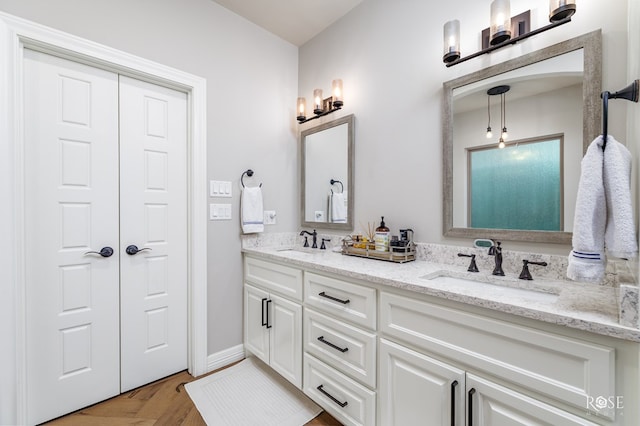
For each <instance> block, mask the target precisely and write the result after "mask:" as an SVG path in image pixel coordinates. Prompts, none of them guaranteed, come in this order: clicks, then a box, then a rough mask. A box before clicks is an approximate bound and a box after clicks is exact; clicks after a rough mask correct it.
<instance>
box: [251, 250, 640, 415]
mask: <svg viewBox="0 0 640 426" xmlns="http://www.w3.org/2000/svg"><path fill="white" fill-rule="evenodd" d="M243 251H244V268H245V272H244V305H245V306H244V331H245V338H244V340H245V342H244V343H245V349H246V351H247V352H248V355H250V354H253V355H255V356H257V357H258V358H260V359H261V360H263V361H264V362H265V363H267V364H269V365H270V366H271V367H272V368H273V369H274V370H275V371H277V372H279V373H280V374H281V375H282V376H284V377H285V378H287V379H288V380H289V381H290V382H292V383H293V384H294V385H296V386H297V387H298V388H300V389H302V390H303V392H304V393H305V394H307V395H308V396H309V397H311V398H312V399H313V400H314V401H316V402H317V403H318V404H319V405H321V406H322V407H323V408H324V409H325V410H326V411H327V412H329V413H330V414H331V415H333V416H334V417H335V418H336V419H338V420H339V421H340V422H342V423H343V424H345V425H380V426H390V425H402V426H406V425H417V424H421V425H424V424H426V425H491V426H498V425H507V424H508V425H514V424H522V425H533V424H544V425H554V426H560V425H591V424H598V425H637V424H640V414H639V412H640V411H639V407H638V405H640V404H638V401H639V398H640V396H639V395H640V393H639V383H638V378H639V376H640V373H639V370H638V369H639V365H640V363H639V360H640V344H639V342H640V330H639V329H637V328H633V327H625V326H621V325H619V323H618V318H617V316H616V314H615V313H614V310H612V311H611V313H607V311H606V310H604V311H603V310H598V309H589V308H586V309H585V310H581V309H579V308H578V307H576V305H575V304H574V305H572V304H571V303H566V300H565V299H566V297H565V296H563V295H562V294H560V293H558V292H553V291H552V290H550V289H548V288H545V285H547V283H546V281H545V280H543V279H536V280H534V281H532V282H526V283H525V282H522V284H523V286H518V282H517V276H516V278H515V280H511V281H510V280H507V279H503V281H502V282H500V281H498V279H499V278H497V279H493V278H496V277H493V278H492V276H491V275H490V272H484V273H483V272H481V273H479V274H475V275H474V274H467V273H466V268H465V267H461V266H457V265H451V264H449V265H443V264H438V263H432V262H430V261H426V260H417V261H415V262H410V263H406V264H395V263H390V262H382V261H377V260H371V259H361V258H354V257H349V256H343V255H341V254H340V253H335V252H332V251H331V250H318V249H316V250H311V249H302V248H296V247H292V246H288V247H282V246H272V247H264V246H263V247H260V246H256V247H246V246H245V248H244V249H243ZM466 276H474V277H475V276H477V277H479V278H478V279H477V280H476V281H471V280H467V279H462V278H460V277H466ZM442 277H445V279H441V278H442ZM455 277H458V278H455ZM474 279H475V278H474ZM483 279H484V280H485V281H488V282H482V281H483ZM492 281H493V282H492ZM556 284H557V283H556ZM549 287H550V288H551V287H552V285H551V284H549ZM585 291H587V290H585Z"/></svg>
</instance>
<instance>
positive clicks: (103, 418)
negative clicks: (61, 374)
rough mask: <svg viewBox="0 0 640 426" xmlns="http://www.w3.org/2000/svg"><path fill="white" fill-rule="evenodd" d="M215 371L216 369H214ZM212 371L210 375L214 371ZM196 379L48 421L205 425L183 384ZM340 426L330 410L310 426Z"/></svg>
mask: <svg viewBox="0 0 640 426" xmlns="http://www.w3.org/2000/svg"><path fill="white" fill-rule="evenodd" d="M212 373H213V372H212ZM212 373H210V374H212ZM193 380H195V378H194V377H192V376H191V375H190V374H189V373H187V372H186V371H183V372H181V373H178V374H175V375H173V376H169V377H167V378H165V379H162V380H158V381H157V382H153V383H150V384H148V385H146V386H143V387H141V388H138V389H134V390H132V391H129V392H126V393H123V394H122V395H119V396H116V397H114V398H111V399H109V400H106V401H103V402H101V403H99V404H95V405H92V406H90V407H87V408H83V409H82V410H79V411H76V412H75V413H72V414H69V415H67V416H64V417H60V418H58V419H55V420H53V421H51V422H48V423H46V425H49V426H86V425H91V426H116V425H117V426H121V425H122V426H126V425H136V426H148V425H158V426H159V425H170V426H173V425H184V426H195V425H197V426H204V425H206V423H205V422H204V420H203V419H202V417H201V416H200V413H199V412H198V410H197V409H196V407H195V405H193V402H192V401H191V398H189V395H188V394H187V391H186V390H185V389H184V386H182V385H183V384H184V383H188V382H191V381H193ZM321 425H323V426H340V425H341V423H340V422H338V421H337V420H335V419H334V418H333V417H331V416H330V415H329V414H327V413H326V412H322V414H320V415H319V416H318V417H316V418H315V419H313V420H311V421H310V422H309V423H307V424H306V426H321Z"/></svg>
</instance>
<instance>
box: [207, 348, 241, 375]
mask: <svg viewBox="0 0 640 426" xmlns="http://www.w3.org/2000/svg"><path fill="white" fill-rule="evenodd" d="M244 357H245V354H244V345H243V344H240V345H237V346H233V347H231V348H229V349H225V350H222V351H220V352H216V353H214V354H211V355H209V356H207V373H210V372H211V371H214V370H217V369H219V368H222V367H226V366H227V365H229V364H231V363H234V362H236V361H240V360H242V359H244Z"/></svg>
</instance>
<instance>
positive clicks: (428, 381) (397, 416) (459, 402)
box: [378, 339, 465, 426]
mask: <svg viewBox="0 0 640 426" xmlns="http://www.w3.org/2000/svg"><path fill="white" fill-rule="evenodd" d="M379 380H380V387H379V390H378V406H379V407H380V411H379V413H380V417H379V422H378V424H380V425H385V426H387V425H389V426H390V425H398V426H403V425H417V424H424V425H433V426H436V425H443V426H444V425H446V426H450V425H463V424H464V418H465V414H464V410H465V405H464V389H465V372H464V371H463V370H460V369H458V368H455V367H453V366H451V365H448V364H445V363H443V362H440V361H438V360H435V359H433V358H430V357H428V356H426V355H423V354H420V353H418V352H415V351H412V350H410V349H408V348H405V347H403V346H400V345H397V344H395V343H393V342H390V341H388V340H385V339H380V377H379Z"/></svg>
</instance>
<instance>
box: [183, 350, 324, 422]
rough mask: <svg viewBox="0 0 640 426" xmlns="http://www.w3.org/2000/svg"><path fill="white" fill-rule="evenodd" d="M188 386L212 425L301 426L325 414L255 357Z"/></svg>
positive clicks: (187, 388)
mask: <svg viewBox="0 0 640 426" xmlns="http://www.w3.org/2000/svg"><path fill="white" fill-rule="evenodd" d="M184 387H185V389H186V390H187V393H188V394H189V396H190V397H191V399H192V400H193V402H194V403H195V405H196V408H197V409H198V411H199V412H200V414H201V415H202V418H203V419H204V421H205V422H206V423H207V425H210V426H223V425H229V426H244V425H246V426H256V425H260V426H267V425H277V426H301V425H304V424H305V423H307V422H308V421H309V420H311V419H313V418H314V417H316V416H317V415H318V414H320V413H321V412H322V408H320V407H319V406H318V405H316V404H315V403H314V402H313V401H312V400H311V399H309V398H308V397H307V396H306V395H304V394H303V393H302V391H300V390H299V389H297V388H296V387H295V386H293V385H292V384H291V383H289V382H288V381H286V380H285V379H283V378H282V377H280V376H279V375H278V374H277V373H275V372H274V371H272V370H271V369H270V368H269V367H267V366H265V365H264V364H263V363H262V362H261V361H259V360H257V359H255V358H254V357H250V358H247V359H245V360H243V361H241V362H240V363H238V364H236V365H234V366H232V367H229V368H226V369H224V370H222V371H219V372H217V373H214V374H211V375H209V376H206V377H203V378H202V379H198V380H196V381H193V382H191V383H187V384H186V385H185V386H184Z"/></svg>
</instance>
